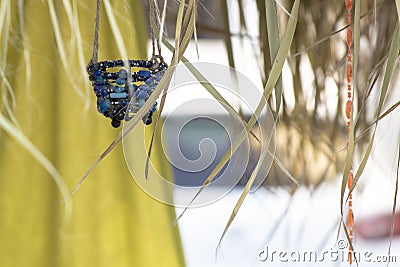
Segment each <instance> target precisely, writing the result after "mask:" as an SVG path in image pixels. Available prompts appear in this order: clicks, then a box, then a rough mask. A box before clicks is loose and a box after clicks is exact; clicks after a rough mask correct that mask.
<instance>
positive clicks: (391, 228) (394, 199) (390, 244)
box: [388, 142, 400, 256]
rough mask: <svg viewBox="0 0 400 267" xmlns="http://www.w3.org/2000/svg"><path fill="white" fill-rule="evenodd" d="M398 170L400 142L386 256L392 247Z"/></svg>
mask: <svg viewBox="0 0 400 267" xmlns="http://www.w3.org/2000/svg"><path fill="white" fill-rule="evenodd" d="M399 171H400V142H399V147H398V153H397V170H396V183H395V189H394V196H393V206H392V225H391V226H390V238H389V248H388V256H390V250H391V248H392V241H393V234H394V223H395V218H396V217H395V214H396V206H397V192H398V190H399Z"/></svg>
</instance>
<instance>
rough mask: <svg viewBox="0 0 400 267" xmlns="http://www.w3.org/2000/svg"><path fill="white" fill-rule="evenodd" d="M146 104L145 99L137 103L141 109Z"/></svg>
mask: <svg viewBox="0 0 400 267" xmlns="http://www.w3.org/2000/svg"><path fill="white" fill-rule="evenodd" d="M144 103H146V101H144V99H143V98H140V99H138V101H137V105H138V107H139V108H141V107H142V106H143V105H144Z"/></svg>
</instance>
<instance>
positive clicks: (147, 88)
mask: <svg viewBox="0 0 400 267" xmlns="http://www.w3.org/2000/svg"><path fill="white" fill-rule="evenodd" d="M138 90H143V91H148V90H150V86H149V85H148V84H145V83H144V84H142V85H140V86H139V88H138Z"/></svg>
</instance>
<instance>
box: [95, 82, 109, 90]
mask: <svg viewBox="0 0 400 267" xmlns="http://www.w3.org/2000/svg"><path fill="white" fill-rule="evenodd" d="M102 89H103V90H106V89H107V86H106V85H105V84H103V83H98V84H96V85H95V86H94V87H93V90H94V91H95V92H98V91H100V90H102Z"/></svg>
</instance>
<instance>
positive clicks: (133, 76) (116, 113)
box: [87, 56, 167, 128]
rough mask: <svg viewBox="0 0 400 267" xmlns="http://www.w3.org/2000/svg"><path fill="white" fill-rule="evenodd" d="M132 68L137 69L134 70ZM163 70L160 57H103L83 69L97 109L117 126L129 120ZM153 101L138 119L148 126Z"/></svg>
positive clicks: (157, 81)
mask: <svg viewBox="0 0 400 267" xmlns="http://www.w3.org/2000/svg"><path fill="white" fill-rule="evenodd" d="M132 68H136V69H140V70H138V71H136V72H134V71H132ZM166 69H167V64H166V63H165V62H164V60H163V58H162V57H161V56H154V57H153V58H152V59H151V60H121V59H119V60H107V61H101V62H96V63H92V64H89V65H88V67H87V72H88V74H89V80H90V81H91V82H92V86H93V90H94V93H95V94H96V97H97V110H98V111H99V112H100V113H101V114H103V115H104V116H105V117H108V118H110V119H111V125H112V126H113V127H115V128H118V127H119V126H120V125H121V121H122V120H125V121H129V120H131V119H132V118H133V116H134V114H135V113H137V112H138V111H139V109H140V108H141V107H142V106H143V105H144V103H145V102H146V101H147V99H148V98H149V97H150V95H151V94H152V93H153V91H154V90H155V88H156V87H157V84H158V83H159V82H160V80H161V78H162V76H163V75H164V73H165V71H166ZM156 108H157V102H155V103H154V105H153V106H152V108H151V109H150V110H149V111H148V112H147V114H146V115H145V116H144V117H143V118H142V121H143V122H144V123H145V124H146V125H149V124H151V123H152V116H153V113H154V112H155V110H156Z"/></svg>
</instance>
